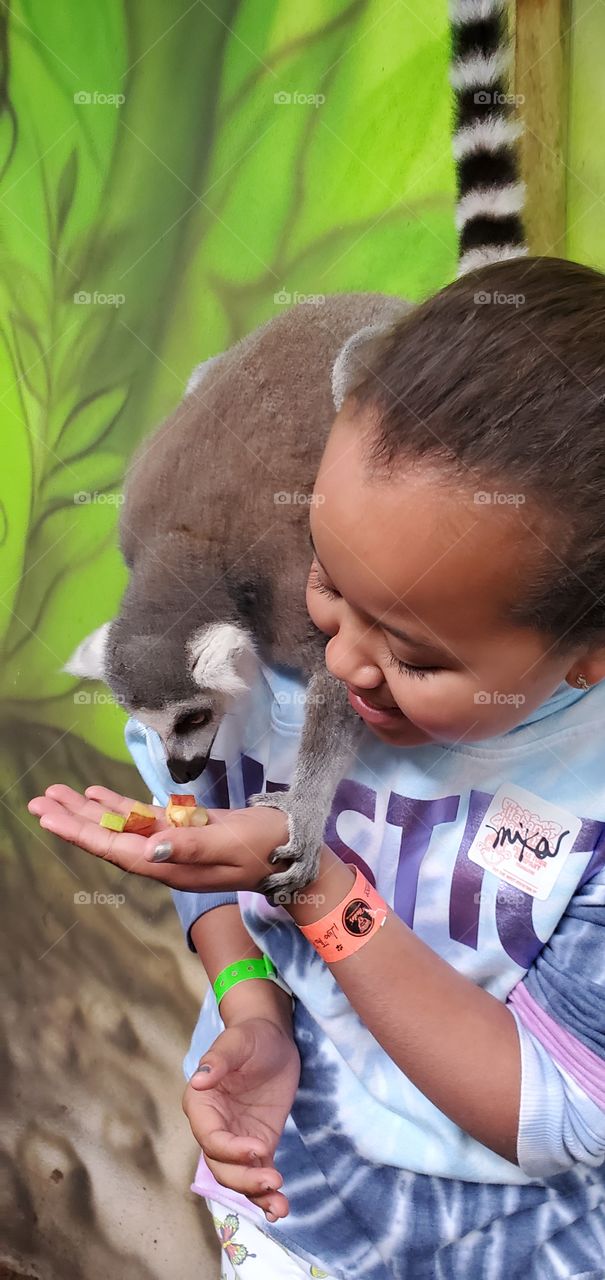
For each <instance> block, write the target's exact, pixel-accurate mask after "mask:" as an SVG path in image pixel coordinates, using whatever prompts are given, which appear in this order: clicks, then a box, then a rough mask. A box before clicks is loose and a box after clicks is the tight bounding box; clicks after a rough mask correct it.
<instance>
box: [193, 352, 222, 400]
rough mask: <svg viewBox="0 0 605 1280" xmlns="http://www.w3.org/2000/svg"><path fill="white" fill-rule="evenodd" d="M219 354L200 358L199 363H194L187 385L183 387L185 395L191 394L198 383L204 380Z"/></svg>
mask: <svg viewBox="0 0 605 1280" xmlns="http://www.w3.org/2000/svg"><path fill="white" fill-rule="evenodd" d="M220 358H221V357H220V356H210V358H209V359H208V360H202V363H201V364H196V366H195V369H194V370H193V372H192V373H191V375H190V377H189V381H188V383H187V386H186V387H185V395H186V396H189V395H191V392H192V391H197V389H198V387H199V386H200V384H201V383H202V382H203V381H204V378H206V377H207V376H208V374H209V372H210V369H211V367H212V365H213V364H216V362H217V360H220Z"/></svg>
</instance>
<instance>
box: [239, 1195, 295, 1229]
mask: <svg viewBox="0 0 605 1280" xmlns="http://www.w3.org/2000/svg"><path fill="white" fill-rule="evenodd" d="M248 1199H249V1200H251V1201H252V1203H253V1204H257V1205H258V1207H259V1209H262V1210H263V1213H264V1214H265V1217H266V1219H267V1222H275V1220H276V1218H286V1217H287V1216H288V1214H289V1212H290V1205H289V1203H288V1197H287V1196H285V1195H283V1194H282V1192H281V1191H275V1192H273V1193H271V1192H267V1193H266V1194H264V1195H261V1196H248Z"/></svg>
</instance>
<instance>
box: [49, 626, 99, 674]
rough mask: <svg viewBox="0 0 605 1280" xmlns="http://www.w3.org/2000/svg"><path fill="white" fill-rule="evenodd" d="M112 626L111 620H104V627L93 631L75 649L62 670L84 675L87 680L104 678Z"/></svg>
mask: <svg viewBox="0 0 605 1280" xmlns="http://www.w3.org/2000/svg"><path fill="white" fill-rule="evenodd" d="M110 627H111V622H104V623H103V626H102V627H97V629H96V631H91V633H90V635H89V636H86V639H85V640H82V642H81V644H79V645H78V647H77V649H74V652H73V653H72V655H71V658H68V660H67V662H66V663H65V666H64V667H61V670H62V671H65V672H66V673H67V675H70V676H81V677H84V679H85V680H104V679H105V654H106V652H107V639H108V636H109V628H110Z"/></svg>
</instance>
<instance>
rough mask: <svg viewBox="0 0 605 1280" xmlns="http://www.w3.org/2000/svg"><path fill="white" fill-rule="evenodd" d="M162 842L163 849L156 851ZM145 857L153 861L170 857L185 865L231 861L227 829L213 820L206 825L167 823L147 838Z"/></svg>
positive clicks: (160, 860) (172, 860)
mask: <svg viewBox="0 0 605 1280" xmlns="http://www.w3.org/2000/svg"><path fill="white" fill-rule="evenodd" d="M167 844H169V845H170V852H169V853H168V852H167V850H166V849H165V848H164V846H166V845H167ZM158 845H161V846H162V849H160V851H159V852H158V853H157V854H156V849H157V847H158ZM145 857H146V858H148V859H149V861H150V862H158V861H159V862H165V861H166V859H167V858H169V860H170V862H177V863H179V864H180V865H181V866H190V865H191V864H193V863H206V864H209V865H212V864H214V863H216V862H221V863H227V864H229V862H230V858H229V857H228V844H227V841H226V839H225V832H224V829H222V828H221V826H220V825H219V824H218V823H216V824H214V823H210V822H209V823H208V825H207V826H205V827H170V826H167V827H166V829H165V830H163V831H157V832H154V833H153V835H152V836H149V839H148V841H147V847H146V849H145Z"/></svg>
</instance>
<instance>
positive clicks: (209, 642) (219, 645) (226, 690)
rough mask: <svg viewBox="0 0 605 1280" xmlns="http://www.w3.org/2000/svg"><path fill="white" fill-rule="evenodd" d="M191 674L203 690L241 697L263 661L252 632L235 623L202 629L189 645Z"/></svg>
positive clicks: (219, 623) (218, 624) (214, 624)
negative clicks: (260, 658)
mask: <svg viewBox="0 0 605 1280" xmlns="http://www.w3.org/2000/svg"><path fill="white" fill-rule="evenodd" d="M187 648H188V651H189V657H190V659H191V661H192V664H193V665H192V668H191V674H192V676H193V679H194V680H195V682H196V684H198V685H199V687H200V689H211V690H215V691H216V692H217V693H222V694H225V695H227V697H230V698H237V697H239V696H240V694H242V693H245V692H246V691H247V690H248V689H249V688H250V687H251V686H252V684H253V682H254V680H255V677H256V675H257V674H258V671H259V666H260V662H259V658H258V655H257V653H256V649H255V647H254V641H253V639H252V636H251V635H250V633H249V632H248V631H246V630H244V628H243V627H240V626H237V624H236V623H233V622H214V623H211V624H210V626H207V627H201V628H200V630H199V631H196V632H195V633H194V635H193V636H191V638H190V640H189V642H188V645H187Z"/></svg>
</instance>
